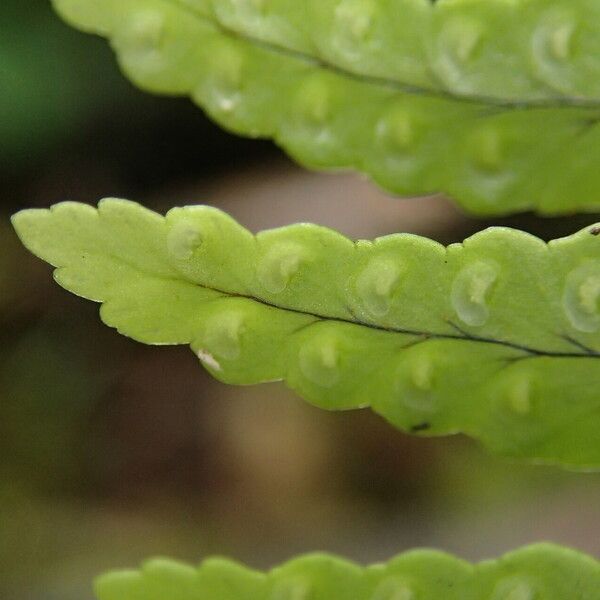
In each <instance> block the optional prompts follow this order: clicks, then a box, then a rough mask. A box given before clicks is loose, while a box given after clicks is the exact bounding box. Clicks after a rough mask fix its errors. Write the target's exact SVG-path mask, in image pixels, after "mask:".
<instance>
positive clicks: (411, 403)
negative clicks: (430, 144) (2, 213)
mask: <svg viewBox="0 0 600 600" xmlns="http://www.w3.org/2000/svg"><path fill="white" fill-rule="evenodd" d="M13 223H14V226H15V228H16V230H17V233H18V234H19V236H20V238H21V240H22V241H23V243H24V244H25V245H26V246H27V247H28V248H29V249H30V250H31V251H32V252H33V253H34V254H37V255H38V256H40V257H41V258H43V259H44V260H47V261H48V262H50V263H51V264H53V265H54V266H55V267H57V271H56V273H55V277H56V279H57V281H58V282H59V283H60V284H61V285H62V286H63V287H65V288H66V289H68V290H70V291H72V292H74V293H76V294H78V295H81V296H83V297H86V298H90V299H92V300H95V301H97V302H101V303H102V308H101V317H102V319H103V320H104V322H105V323H106V324H107V325H109V326H112V327H115V328H116V329H118V331H119V332H121V333H123V334H124V335H127V336H129V337H132V338H134V339H136V340H138V341H141V342H144V343H150V344H189V345H190V346H191V348H192V350H193V351H194V353H195V354H196V355H197V356H198V358H199V359H200V361H201V362H202V364H203V365H204V366H205V367H206V368H207V369H208V370H209V371H210V372H211V373H212V374H213V375H214V376H215V377H217V378H218V379H220V380H222V381H224V382H227V383H233V384H255V383H261V382H266V381H274V380H284V381H286V383H287V384H288V386H290V387H291V388H292V389H294V390H295V391H296V392H297V393H298V394H299V395H301V396H302V397H304V398H305V399H307V400H308V401H310V402H312V403H313V404H315V405H317V406H321V407H323V408H327V409H336V410H339V409H351V408H360V407H364V406H371V407H372V408H373V409H374V410H375V411H376V412H378V413H379V414H381V415H382V416H383V417H384V418H386V419H388V420H389V421H390V422H391V423H393V424H394V425H395V426H397V427H399V428H401V429H404V430H407V431H412V432H414V433H422V434H425V435H445V434H450V433H456V432H458V431H462V432H465V433H468V434H469V435H471V436H473V437H475V438H477V439H479V440H481V441H482V442H483V443H484V444H485V445H486V446H488V447H489V448H490V449H492V450H493V451H494V452H497V453H499V454H504V455H509V456H515V457H525V458H529V459H536V460H541V461H546V462H559V463H562V464H565V465H568V466H571V467H574V468H598V467H600V436H598V435H597V433H595V432H597V431H598V426H599V425H600V396H599V394H598V389H600V370H599V369H598V365H600V362H599V361H600V238H599V237H598V236H597V235H596V234H595V232H596V231H597V228H596V227H595V226H591V227H588V228H586V229H585V230H583V231H581V232H579V233H576V234H574V235H572V236H569V237H567V238H563V239H561V240H555V241H553V242H550V243H549V244H545V243H544V242H542V241H541V240H539V239H537V238H534V237H533V236H530V235H528V234H524V233H522V232H518V231H516V230H512V229H507V228H490V229H487V230H485V231H483V232H480V233H478V234H476V235H474V236H472V237H471V238H469V239H467V240H466V241H465V242H464V243H463V244H453V245H451V246H449V247H448V248H444V247H443V246H440V245H439V244H437V243H435V242H432V241H431V240H427V239H424V238H420V237H418V236H414V235H406V234H396V235H391V236H386V237H385V238H380V239H378V240H375V241H373V242H368V241H364V240H362V241H358V242H352V241H350V240H348V239H346V238H344V237H343V236H341V235H340V234H338V233H336V232H333V231H331V230H328V229H326V228H323V227H318V226H315V225H309V224H302V225H292V226H288V227H283V228H280V229H275V230H270V231H265V232H261V233H258V234H257V235H252V234H251V233H250V232H249V231H247V230H246V229H244V228H243V227H241V226H240V225H239V224H237V223H236V222H235V221H234V220H233V219H231V218H230V217H229V216H227V215H226V214H225V213H222V212H221V211H218V210H217V209H214V208H211V207H203V206H193V207H184V208H178V209H173V210H171V211H170V212H169V213H168V214H167V215H166V217H162V216H160V215H158V214H156V213H151V212H150V211H148V210H146V209H144V208H142V207H141V206H139V205H137V204H135V203H131V202H128V201H124V200H115V199H110V200H105V201H103V202H101V203H100V205H99V208H98V209H97V210H96V209H93V208H92V207H89V206H87V205H78V204H76V203H66V204H60V205H57V206H56V207H53V208H52V209H50V210H34V211H24V212H21V213H18V214H17V215H16V216H15V217H14V218H13ZM582 423H586V427H585V428H584V429H585V432H584V434H582V435H578V434H577V432H578V431H579V429H578V428H579V427H581V424H582Z"/></svg>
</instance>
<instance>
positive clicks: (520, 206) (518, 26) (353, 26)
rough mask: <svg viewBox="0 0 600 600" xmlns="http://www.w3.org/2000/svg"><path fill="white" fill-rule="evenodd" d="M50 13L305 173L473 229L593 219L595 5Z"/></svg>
mask: <svg viewBox="0 0 600 600" xmlns="http://www.w3.org/2000/svg"><path fill="white" fill-rule="evenodd" d="M54 4H55V6H56V8H57V9H58V11H59V12H60V13H61V14H62V15H63V16H64V17H65V18H66V19H67V20H68V21H69V22H70V23H72V24H74V25H75V26H77V27H79V28H81V29H84V30H86V31H92V32H95V33H99V34H101V35H103V36H105V37H107V38H109V39H110V42H111V44H112V46H113V48H114V49H115V51H116V52H117V55H118V57H119V61H120V64H121V66H122V68H123V70H124V72H125V73H126V75H127V76H128V77H130V78H131V79H132V80H133V81H134V82H135V83H136V84H137V85H139V86H141V87H142V88H144V89H147V90H149V91H152V92H157V93H166V94H176V95H189V96H191V97H192V99H193V100H194V101H195V102H196V103H197V104H199V105H200V106H201V107H202V108H204V109H205V110H206V111H207V112H208V113H209V114H210V115H211V116H212V117H213V118H214V119H215V120H217V121H218V122H219V123H220V124H221V125H222V126H224V127H225V128H227V129H230V130H232V131H234V132H237V133H239V134H242V135H247V136H252V137H267V138H273V139H275V140H276V141H277V142H278V143H279V144H280V145H281V146H282V147H283V148H284V149H285V150H286V151H288V152H289V153H290V154H291V155H292V156H293V157H294V158H296V159H297V160H298V161H299V162H301V163H302V164H304V165H306V166H309V167H314V168H326V169H329V168H354V169H357V170H360V171H362V172H365V173H367V174H368V175H370V176H371V177H372V178H373V179H374V180H375V181H376V182H377V183H379V184H380V185H381V186H383V187H384V188H386V189H388V190H391V191H392V192H394V193H397V194H401V195H422V194H430V193H435V192H440V191H442V192H446V193H448V194H450V195H451V196H453V197H455V198H456V199H457V200H458V201H459V202H460V204H461V205H462V206H464V207H465V208H466V209H467V210H469V211H471V212H473V213H477V214H489V215H494V214H507V213H511V212H515V211H522V210H528V209H535V210H537V211H539V212H541V213H546V214H557V213H564V212H572V211H574V210H584V211H593V210H600V170H599V169H598V168H597V166H598V161H599V160H600V59H599V58H598V57H600V31H599V29H600V26H599V25H598V23H600V4H598V2H597V1H596V0H527V1H524V0H519V1H517V2H506V1H505V0H486V1H481V0H474V1H468V2H467V1H464V0H461V1H458V0H448V1H443V0H442V1H439V2H436V3H432V2H429V0H389V1H384V0H343V1H341V2H340V1H339V0H315V1H308V2H297V0H214V2H213V1H209V0H131V1H130V2H122V0H104V1H103V2H101V3H99V2H97V1H96V0H54ZM358 115H359V118H357V116H358Z"/></svg>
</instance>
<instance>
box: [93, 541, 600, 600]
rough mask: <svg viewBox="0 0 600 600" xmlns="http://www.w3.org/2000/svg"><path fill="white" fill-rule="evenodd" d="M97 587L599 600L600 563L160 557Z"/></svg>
mask: <svg viewBox="0 0 600 600" xmlns="http://www.w3.org/2000/svg"><path fill="white" fill-rule="evenodd" d="M95 587H96V594H97V597H98V600H133V599H135V600H165V599H167V598H176V599H177V600H308V599H310V600H417V599H418V600H442V599H443V600H537V599H539V600H542V599H543V600H566V599H567V598H568V599H570V600H599V599H600V591H599V590H600V563H598V562H597V561H596V560H594V559H593V558H591V557H589V556H586V555H584V554H581V553H578V552H575V551H573V550H568V549H566V548H561V547H559V546H555V545H551V544H537V545H533V546H529V547H526V548H523V549H520V550H517V551H515V552H512V553H509V554H506V555H505V556H503V557H502V558H500V559H498V560H489V561H485V562H481V563H479V564H477V565H471V564H469V563H467V562H465V561H463V560H460V559H457V558H455V557H453V556H451V555H448V554H445V553H442V552H437V551H434V550H415V551H412V552H407V553H405V554H401V555H399V556H397V557H395V558H393V559H392V560H390V561H389V562H388V563H386V564H376V565H372V566H369V567H366V568H363V567H360V566H358V565H356V564H354V563H352V562H350V561H347V560H344V559H341V558H338V557H335V556H330V555H327V554H312V555H308V556H303V557H299V558H296V559H294V560H291V561H290V562H288V563H287V564H284V565H282V566H280V567H277V568H275V569H273V570H272V571H271V572H269V573H267V574H264V573H261V572H258V571H253V570H251V569H248V568H246V567H244V566H242V565H239V564H237V563H235V562H232V561H229V560H226V559H221V558H216V559H209V560H207V561H205V562H204V563H203V564H202V565H201V566H200V567H199V568H194V567H190V566H187V565H184V564H181V563H178V562H175V561H171V560H168V559H156V560H152V561H149V562H147V563H146V564H145V565H144V566H143V568H142V569H141V570H140V571H120V572H115V573H111V574H108V575H105V576H103V577H101V578H99V579H98V581H97V583H96V586H95Z"/></svg>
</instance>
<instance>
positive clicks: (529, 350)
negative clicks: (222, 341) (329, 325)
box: [196, 284, 600, 360]
mask: <svg viewBox="0 0 600 600" xmlns="http://www.w3.org/2000/svg"><path fill="white" fill-rule="evenodd" d="M196 285H198V284H196ZM199 287H203V288H205V289H207V290H210V291H213V292H215V293H216V294H222V295H223V296H224V297H228V298H241V299H244V300H251V301H253V302H257V303H259V304H262V305H263V306H268V307H269V308H275V309H277V310H282V311H285V312H289V313H293V314H297V315H303V316H306V317H313V318H314V319H317V320H319V321H333V322H337V323H345V324H348V325H355V326H357V327H365V328H367V329H372V330H374V331H382V332H385V333H399V334H404V335H412V336H415V337H420V338H422V339H421V340H417V341H415V343H421V342H425V341H428V340H457V341H468V342H474V343H480V344H490V345H494V346H501V347H503V348H509V349H511V350H518V351H519V352H523V353H524V356H520V357H515V358H514V360H522V359H524V358H543V357H546V358H600V353H597V352H592V353H588V352H586V353H585V354H583V353H581V352H559V351H553V350H541V349H539V348H533V347H531V346H527V345H525V344H518V343H516V342H509V341H505V340H498V339H496V338H491V337H484V336H477V335H472V334H470V333H468V332H466V331H464V330H463V329H461V328H460V327H458V325H456V324H455V323H453V322H451V321H448V325H450V326H451V327H453V328H454V329H456V330H457V331H458V332H459V333H456V334H452V333H435V332H431V331H418V330H416V329H405V328H401V327H387V326H385V325H378V324H377V323H372V322H368V321H362V320H360V319H358V318H356V317H355V318H353V319H351V318H344V317H334V316H330V315H325V314H321V313H316V312H311V311H308V310H301V309H298V308H290V307H286V306H281V305H279V304H275V303H273V302H269V301H268V300H265V299H264V298H259V297H258V296H254V295H251V294H240V293H234V292H227V291H225V290H221V289H219V288H215V287H211V286H208V285H200V286H199ZM309 325H312V323H309V324H308V325H306V326H309ZM306 326H303V327H301V328H300V330H301V329H303V328H304V327H306Z"/></svg>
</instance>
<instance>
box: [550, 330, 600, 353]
mask: <svg viewBox="0 0 600 600" xmlns="http://www.w3.org/2000/svg"><path fill="white" fill-rule="evenodd" d="M560 337H561V338H562V339H563V340H565V341H566V342H569V344H571V345H573V346H575V347H576V348H579V349H580V350H583V351H584V352H585V353H586V354H589V355H591V356H600V353H598V352H596V351H595V350H594V349H593V348H590V347H589V346H586V345H585V344H584V343H583V342H580V341H579V340H576V339H575V338H573V337H571V336H570V335H568V334H564V335H561V336H560Z"/></svg>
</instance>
